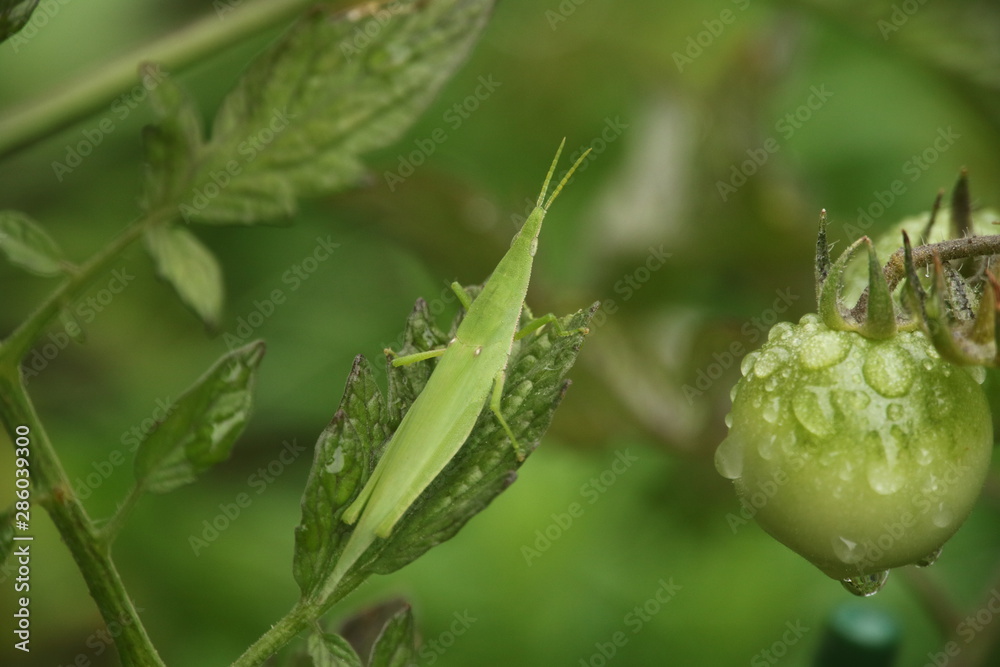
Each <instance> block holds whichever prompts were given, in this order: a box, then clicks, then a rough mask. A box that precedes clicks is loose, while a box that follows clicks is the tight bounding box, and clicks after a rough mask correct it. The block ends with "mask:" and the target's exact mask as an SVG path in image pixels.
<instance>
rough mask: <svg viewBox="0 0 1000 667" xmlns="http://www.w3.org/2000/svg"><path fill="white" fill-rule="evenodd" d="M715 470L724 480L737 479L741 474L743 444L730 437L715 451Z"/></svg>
mask: <svg viewBox="0 0 1000 667" xmlns="http://www.w3.org/2000/svg"><path fill="white" fill-rule="evenodd" d="M715 469H716V470H718V471H719V474H720V475H722V476H723V477H725V478H726V479H739V478H740V476H741V475H742V474H743V442H742V441H740V440H737V439H736V438H734V437H733V436H732V435H730V436H729V437H727V438H726V439H725V440H723V441H722V444H720V445H719V448H718V449H716V450H715Z"/></svg>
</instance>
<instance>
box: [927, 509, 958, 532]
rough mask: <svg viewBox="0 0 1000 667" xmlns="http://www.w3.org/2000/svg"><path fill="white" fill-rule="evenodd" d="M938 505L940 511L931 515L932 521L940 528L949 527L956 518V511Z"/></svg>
mask: <svg viewBox="0 0 1000 667" xmlns="http://www.w3.org/2000/svg"><path fill="white" fill-rule="evenodd" d="M943 505H944V503H941V505H939V506H938V511H937V512H936V513H935V514H934V516H933V517H931V522H932V523H933V524H934V525H935V526H937V527H938V528H947V527H948V526H950V525H951V523H952V521H954V520H955V513H954V512H952V511H951V510H950V509H948V508H946V507H944V506H943Z"/></svg>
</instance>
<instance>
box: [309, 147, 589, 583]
mask: <svg viewBox="0 0 1000 667" xmlns="http://www.w3.org/2000/svg"><path fill="white" fill-rule="evenodd" d="M565 143H566V140H565V139H563V141H562V143H560V144H559V150H558V151H557V152H556V157H555V159H554V160H553V161H552V166H551V167H550V168H549V171H548V174H547V175H546V177H545V183H544V185H543V186H542V192H541V194H540V195H539V196H538V202H537V204H536V205H535V208H534V210H533V211H532V212H531V215H529V216H528V219H527V220H526V221H525V223H524V226H523V227H522V228H521V230H520V231H519V232H518V233H517V235H516V236H515V237H514V240H513V242H512V243H511V246H510V250H508V251H507V254H505V255H504V256H503V259H501V260H500V263H499V264H497V267H496V269H495V270H494V271H493V274H492V275H491V276H490V278H489V279H488V280H487V282H486V284H485V285H484V286H483V289H482V291H481V292H480V293H479V296H478V297H477V298H476V299H475V301H472V302H470V300H469V296H468V295H467V294H466V292H465V290H463V289H462V287H461V286H460V285H459V284H458V283H452V286H451V287H452V289H453V290H454V291H455V294H456V295H457V296H458V299H459V301H460V302H461V304H462V307H463V308H464V309H465V317H464V318H463V320H462V322H461V324H460V325H459V327H458V331H457V332H456V333H455V337H454V338H453V339H452V340H451V341H449V342H448V345H447V346H446V347H444V348H440V349H436V350H429V351H427V352H420V353H417V354H411V355H406V356H402V357H397V358H395V359H393V360H392V364H393V366H403V365H406V364H411V363H414V362H417V361H423V360H425V359H431V358H434V357H438V356H439V357H441V359H440V361H438V364H437V367H436V368H435V369H434V372H433V373H431V376H430V378H429V379H428V381H427V384H426V385H425V386H424V389H423V391H421V392H420V394H419V396H417V399H416V400H415V401H414V402H413V404H412V405H411V406H410V408H409V410H407V412H406V414H405V415H404V417H403V420H402V421H401V422H400V424H399V427H398V428H397V429H396V432H395V433H394V434H393V435H392V437H391V439H390V440H389V443H388V444H387V445H386V448H385V453H384V454H383V455H382V458H381V459H379V462H378V464H377V465H376V466H375V470H374V471H373V472H372V475H371V477H370V478H369V479H368V482H367V484H365V486H364V488H363V489H362V490H361V493H360V494H359V495H358V497H357V498H356V499H355V500H354V502H353V503H352V504H351V505H350V506H349V507H348V508H347V509H346V510H345V511H344V514H343V516H342V520H343V521H344V522H346V523H348V524H354V523H355V522H357V526H356V527H355V529H354V531H353V532H352V533H351V536H350V538H349V539H348V542H347V545H346V546H345V547H344V551H343V552H342V553H341V555H340V559H339V560H338V561H337V565H336V567H335V568H334V572H333V574H332V575H331V577H330V579H329V580H328V581H329V582H330V583H329V586H330V587H335V586H336V585H337V583H338V582H339V581H340V580H341V579H342V578H343V576H344V575H345V574H346V573H347V571H348V570H349V569H350V568H351V567H352V566H353V565H354V564H355V563H356V562H357V560H358V558H360V557H361V555H362V554H364V552H365V551H366V550H367V549H368V547H369V546H371V545H372V543H373V542H374V541H375V538H376V537H381V538H386V537H388V536H389V535H390V534H391V533H392V529H393V528H394V527H395V525H396V523H397V522H398V521H399V519H400V518H401V517H402V516H403V514H405V513H406V510H407V509H409V508H410V506H411V505H412V504H413V503H414V501H416V499H417V498H418V497H419V496H420V494H421V493H422V492H423V491H424V489H426V488H427V486H428V485H429V484H430V483H431V482H432V481H433V480H434V478H435V477H437V475H438V473H440V472H441V470H442V469H443V468H444V467H445V465H447V464H448V462H449V461H450V460H451V459H452V458H453V457H454V456H455V454H456V453H457V452H458V450H459V448H460V447H461V446H462V444H463V443H464V442H465V441H466V439H467V438H468V437H469V434H470V433H471V432H472V427H473V426H474V425H475V423H476V419H477V418H478V417H479V413H480V412H482V409H483V405H484V404H485V403H486V400H487V397H490V387H491V386H492V390H493V393H492V397H490V403H489V405H490V410H492V411H493V414H494V415H496V418H497V421H498V422H499V423H500V425H501V426H502V427H503V429H504V431H506V433H507V436H508V437H509V438H510V441H511V444H512V446H513V447H514V451H515V452H516V454H517V458H518V460H519V461H523V460H524V457H525V454H526V453H525V451H524V448H523V447H522V445H521V444H520V443H519V442H518V441H517V438H515V437H514V433H513V432H512V431H511V428H510V425H509V424H507V420H505V419H504V417H503V414H501V412H500V399H501V396H502V395H503V385H504V380H505V378H506V370H507V363H508V361H509V359H510V353H511V350H512V348H513V345H514V341H515V340H517V339H520V338H523V337H524V336H526V335H527V334H528V333H530V332H532V331H535V330H537V329H538V328H540V327H542V326H544V325H546V324H553V325H554V326H555V327H556V328H557V331H558V333H559V334H560V335H569V334H570V333H575V332H567V331H564V330H563V329H562V327H561V326H560V325H559V322H558V320H557V319H556V318H555V316H554V315H551V314H550V315H546V316H544V317H540V318H537V319H533V320H531V321H529V322H528V323H527V324H525V326H524V327H523V328H521V329H520V330H518V328H517V325H518V322H519V320H520V318H521V311H522V309H524V310H527V309H526V308H525V306H524V298H525V295H526V294H527V292H528V281H529V279H530V278H531V264H532V260H533V258H534V256H535V249H536V248H537V246H538V233H539V231H541V228H542V220H544V219H545V213H546V212H547V211H548V208H549V206H551V205H552V202H553V200H554V199H555V198H556V196H557V195H558V194H559V192H560V191H561V190H562V188H563V186H564V185H566V182H567V181H568V180H569V179H570V177H571V176H572V175H573V172H574V171H576V169H577V167H579V166H580V164H581V163H582V162H583V160H584V159H585V158H586V157H587V154H588V153H589V152H590V151H589V150H588V151H587V152H585V153H584V154H583V155H581V156H580V158H579V159H578V160H577V161H576V162H575V163H574V164H573V166H572V167H571V168H570V170H569V171H568V172H567V174H566V176H565V177H564V178H563V179H562V181H560V183H559V185H558V186H556V189H555V190H554V191H553V192H552V195H551V196H550V197H549V198H548V200H547V201H546V199H545V195H546V193H547V191H548V188H549V182H550V181H551V179H552V174H553V173H554V172H555V169H556V164H557V163H558V162H559V156H560V154H561V153H562V149H563V146H564V145H565ZM583 331H584V332H586V330H583ZM386 352H387V354H390V355H391V351H389V350H387V351H386ZM328 590H329V589H328ZM329 592H332V590H329Z"/></svg>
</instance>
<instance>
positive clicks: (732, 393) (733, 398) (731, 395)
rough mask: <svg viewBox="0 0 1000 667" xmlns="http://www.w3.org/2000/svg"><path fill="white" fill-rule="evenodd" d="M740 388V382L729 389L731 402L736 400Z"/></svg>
mask: <svg viewBox="0 0 1000 667" xmlns="http://www.w3.org/2000/svg"><path fill="white" fill-rule="evenodd" d="M739 388H740V385H739V383H738V382H737V383H736V384H734V385H733V388H732V389H730V390H729V402H730V403H732V402H733V401H735V400H736V390H737V389H739Z"/></svg>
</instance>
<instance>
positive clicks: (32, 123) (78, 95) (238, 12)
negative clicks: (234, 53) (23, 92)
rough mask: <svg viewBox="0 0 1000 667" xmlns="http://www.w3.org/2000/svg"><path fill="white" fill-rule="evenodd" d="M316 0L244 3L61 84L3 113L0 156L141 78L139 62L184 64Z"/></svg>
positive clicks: (167, 65)
mask: <svg viewBox="0 0 1000 667" xmlns="http://www.w3.org/2000/svg"><path fill="white" fill-rule="evenodd" d="M312 2H314V0H257V1H256V2H250V3H247V4H246V5H245V6H243V7H240V8H239V9H229V10H228V11H225V12H213V13H212V14H207V15H205V16H204V17H202V18H201V19H199V20H198V21H196V22H194V23H192V24H191V25H189V26H187V27H185V28H182V29H181V30H178V31H177V32H175V33H173V34H170V35H167V36H165V37H163V38H161V39H159V40H157V41H155V42H152V43H150V44H148V45H146V46H144V47H141V48H140V49H138V50H136V51H134V52H132V53H129V54H128V55H125V56H122V57H120V58H118V59H116V60H114V61H112V62H110V63H108V64H106V65H104V66H103V67H102V68H100V69H99V70H97V71H96V72H93V73H92V74H88V75H86V76H83V77H80V80H79V81H78V82H76V83H72V84H68V85H67V84H62V85H60V86H59V87H58V88H57V89H55V90H53V91H52V92H50V93H48V94H46V95H43V96H42V97H40V98H39V99H36V100H34V101H31V102H28V103H26V104H24V105H22V106H20V107H18V108H15V109H11V110H9V111H5V113H4V114H3V117H0V157H4V156H6V155H8V154H10V153H13V152H14V151H16V150H18V149H20V148H24V147H25V146H29V145H31V144H32V143H34V142H36V141H38V140H39V139H42V138H44V137H46V136H48V135H50V134H52V133H54V132H57V131H59V130H61V129H63V128H65V127H67V126H69V125H72V124H73V123H74V122H76V121H78V120H80V119H81V118H84V117H86V116H88V115H90V114H92V113H95V112H97V111H99V110H100V109H101V108H102V107H105V106H107V105H108V104H110V102H111V100H112V98H114V97H115V96H116V95H119V94H121V93H123V92H125V91H126V90H127V89H128V88H130V87H131V86H134V85H136V84H137V83H139V65H140V64H141V63H143V62H154V63H159V64H161V65H163V66H164V68H166V69H167V70H171V71H174V70H180V69H183V68H184V67H185V66H187V65H190V64H191V63H194V62H197V61H199V60H202V59H204V58H206V57H208V56H210V55H212V54H214V53H217V52H219V51H220V50H222V49H224V48H226V47H228V46H230V45H232V44H235V43H237V42H239V41H241V40H243V39H245V38H247V37H250V36H252V35H255V34H257V33H259V32H262V31H264V30H267V29H268V28H272V27H274V26H276V25H280V24H281V23H282V22H284V21H286V20H288V19H290V18H291V17H293V16H295V15H296V14H297V13H298V12H300V11H301V10H302V9H303V8H304V7H306V6H308V5H310V4H312Z"/></svg>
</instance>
